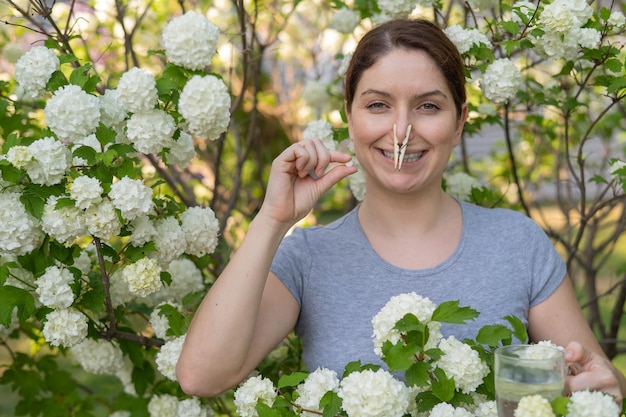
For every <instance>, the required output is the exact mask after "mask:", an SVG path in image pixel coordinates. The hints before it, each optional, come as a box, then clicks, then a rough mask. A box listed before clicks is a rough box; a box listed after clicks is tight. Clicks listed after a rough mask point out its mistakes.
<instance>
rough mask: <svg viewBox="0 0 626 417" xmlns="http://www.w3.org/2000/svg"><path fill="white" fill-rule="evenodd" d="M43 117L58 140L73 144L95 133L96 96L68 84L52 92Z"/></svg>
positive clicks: (97, 103)
mask: <svg viewBox="0 0 626 417" xmlns="http://www.w3.org/2000/svg"><path fill="white" fill-rule="evenodd" d="M44 115H45V117H46V124H47V125H48V127H49V128H50V130H52V131H53V132H54V133H55V134H56V135H57V137H58V138H59V139H61V140H68V141H70V142H74V141H75V140H78V139H80V138H82V137H84V136H87V135H89V134H91V133H93V132H95V131H96V128H97V127H98V124H99V123H100V103H99V101H98V98H97V97H96V96H93V95H91V94H88V93H86V92H85V91H83V90H82V89H81V88H80V87H79V86H77V85H73V84H70V85H66V86H63V87H61V88H59V89H58V90H57V91H55V92H54V94H53V95H52V98H50V100H48V102H47V103H46V107H45V109H44Z"/></svg>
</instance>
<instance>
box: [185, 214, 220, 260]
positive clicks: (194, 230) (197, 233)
mask: <svg viewBox="0 0 626 417" xmlns="http://www.w3.org/2000/svg"><path fill="white" fill-rule="evenodd" d="M180 220H181V222H182V225H181V228H182V230H183V232H184V233H185V240H186V241H187V247H186V249H185V252H186V253H188V254H189V255H194V256H198V257H201V256H204V255H206V254H209V253H213V251H214V250H215V248H216V247H217V243H218V232H219V221H218V220H217V218H216V217H215V212H214V211H213V210H212V209H211V208H210V207H189V208H188V209H187V210H185V211H184V212H183V213H182V214H181V215H180Z"/></svg>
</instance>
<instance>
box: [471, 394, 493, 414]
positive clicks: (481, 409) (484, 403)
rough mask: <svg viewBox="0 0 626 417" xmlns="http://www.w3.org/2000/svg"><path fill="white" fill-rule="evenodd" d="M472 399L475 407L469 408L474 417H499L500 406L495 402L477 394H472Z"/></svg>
mask: <svg viewBox="0 0 626 417" xmlns="http://www.w3.org/2000/svg"><path fill="white" fill-rule="evenodd" d="M472 398H473V399H474V405H472V406H469V407H468V410H469V411H471V412H472V413H474V417H498V405H497V403H496V402H495V401H493V400H488V399H487V397H486V396H484V395H482V394H476V393H472Z"/></svg>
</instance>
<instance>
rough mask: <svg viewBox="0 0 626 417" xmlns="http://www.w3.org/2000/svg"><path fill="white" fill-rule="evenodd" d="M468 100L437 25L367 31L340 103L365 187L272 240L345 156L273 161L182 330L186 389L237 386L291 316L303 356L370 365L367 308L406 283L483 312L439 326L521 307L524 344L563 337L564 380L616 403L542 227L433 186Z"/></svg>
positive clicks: (616, 391)
mask: <svg viewBox="0 0 626 417" xmlns="http://www.w3.org/2000/svg"><path fill="white" fill-rule="evenodd" d="M465 99H466V97H465V76H464V72H463V65H462V60H461V58H460V56H459V53H458V51H457V50H456V48H455V46H454V45H453V44H452V42H451V41H450V40H449V39H448V38H447V37H446V35H445V34H444V33H443V32H442V31H441V30H440V29H439V28H437V27H436V26H435V25H433V24H431V23H429V22H427V21H424V20H393V21H390V22H387V23H385V24H382V25H380V26H378V27H377V28H375V29H373V30H372V31H370V32H369V33H368V34H366V35H365V36H364V37H363V39H362V40H361V42H360V43H359V45H358V47H357V48H356V50H355V52H354V54H353V57H352V60H351V64H350V66H349V68H348V71H347V74H346V94H345V108H346V114H347V116H348V124H349V131H350V137H351V138H352V141H353V144H354V150H355V154H356V156H357V158H358V160H359V162H360V165H361V166H362V169H363V170H364V173H365V178H366V186H367V188H366V189H367V193H366V196H365V199H364V200H363V202H362V203H361V204H360V205H359V206H358V207H357V208H356V209H355V210H353V211H352V212H351V213H349V214H347V215H346V216H344V217H342V218H341V219H339V220H337V221H335V222H334V223H332V224H330V225H328V226H325V227H314V228H308V229H296V230H295V231H294V233H293V234H291V235H290V236H289V237H287V238H285V239H283V238H284V236H285V235H286V233H287V232H288V230H289V229H290V228H291V227H292V226H293V225H294V224H295V223H296V222H297V221H298V220H300V219H302V218H303V217H304V216H305V215H306V214H307V213H308V212H309V211H310V210H311V208H312V207H313V205H314V204H315V202H316V201H317V200H318V199H319V198H320V197H321V196H322V194H324V193H325V192H326V191H328V190H329V189H330V188H331V187H332V186H333V185H334V184H336V183H337V182H338V181H339V180H341V179H342V178H345V177H346V176H348V175H350V174H353V173H354V172H356V168H355V167H354V166H351V164H348V162H349V161H350V157H349V156H347V155H345V154H343V153H340V152H336V151H329V150H328V149H326V148H325V147H324V146H323V145H322V143H321V142H320V141H317V140H307V141H303V142H300V143H297V144H294V145H292V146H290V147H289V148H287V149H286V150H285V151H284V152H282V153H281V154H280V155H279V156H278V157H277V158H276V159H275V161H274V162H273V164H272V169H271V174H270V181H269V184H268V189H267V195H266V198H265V201H264V203H263V206H262V207H261V210H260V211H259V213H258V215H257V216H256V218H255V219H254V221H253V222H252V223H251V225H250V229H249V231H248V234H247V236H246V238H245V240H244V241H243V243H242V245H241V247H240V248H239V249H238V250H237V252H236V253H235V255H234V256H233V258H232V260H231V262H230V263H229V264H228V266H227V267H226V269H225V270H224V272H223V273H222V275H221V276H220V277H219V279H218V280H217V281H216V282H215V284H214V285H213V287H212V288H211V290H210V291H209V292H208V294H207V295H206V297H205V299H204V300H203V302H202V304H201V305H200V307H199V309H198V311H197V313H196V315H195V317H194V319H193V321H192V323H191V326H190V328H189V332H188V334H187V338H186V341H185V345H184V348H183V352H182V355H181V358H180V360H179V362H178V368H177V370H178V379H179V382H180V384H181V386H182V388H183V390H184V391H185V392H187V393H188V394H192V395H196V396H214V395H217V394H220V393H221V392H223V391H225V390H227V389H229V388H231V387H233V386H235V385H236V384H238V383H239V382H240V381H242V380H243V379H244V378H245V377H247V376H248V375H249V373H250V372H251V371H253V370H254V368H255V367H256V366H257V365H258V364H259V362H260V361H261V360H262V359H263V358H264V357H265V356H266V355H267V354H268V353H269V352H270V350H271V349H272V348H274V347H275V346H276V345H277V344H279V343H280V342H281V341H282V340H283V339H284V338H285V336H287V334H288V333H289V332H290V331H291V330H292V329H293V328H294V327H295V328H296V331H297V333H298V334H299V335H300V336H301V337H302V339H303V343H304V360H305V363H306V364H307V365H308V367H309V369H312V370H313V369H316V368H317V367H318V366H322V367H326V368H330V369H335V370H336V371H337V372H338V373H339V374H341V373H342V371H343V367H344V366H345V365H346V364H347V363H348V362H350V361H354V360H357V359H360V360H361V361H362V362H363V363H372V362H374V363H376V362H380V360H379V359H378V357H376V356H375V354H374V352H373V346H372V341H371V332H372V329H371V319H372V317H373V316H374V315H375V314H376V313H377V312H378V311H379V310H380V308H381V307H382V306H383V305H384V304H385V303H386V302H387V301H388V300H389V298H391V296H393V295H397V294H400V293H405V292H416V293H418V294H420V295H422V296H424V297H428V298H430V299H431V300H432V301H434V302H435V303H441V302H443V301H448V300H459V301H460V304H461V305H466V306H470V307H472V308H474V309H476V310H478V311H479V312H480V313H481V314H480V316H479V318H478V319H477V320H475V321H474V322H471V324H470V325H468V326H456V327H452V326H448V327H445V328H442V333H444V336H447V335H449V334H453V335H455V336H456V337H457V338H458V339H462V338H464V337H471V338H475V336H476V332H477V330H478V329H479V328H480V327H482V326H483V325H485V324H493V323H495V322H498V321H499V320H501V319H502V317H504V316H506V315H510V314H514V315H516V316H518V317H520V318H521V319H522V320H524V322H525V323H526V324H527V326H528V332H529V336H530V338H531V340H532V341H540V340H551V341H552V342H554V343H556V344H559V345H562V346H567V348H566V359H567V361H568V362H570V363H574V364H577V366H576V367H575V368H576V369H577V375H574V376H570V377H568V381H567V384H568V388H569V389H570V390H572V391H573V390H579V389H586V388H590V389H598V390H603V391H606V392H608V393H610V394H613V395H614V396H615V397H616V399H617V400H619V401H621V398H622V395H623V393H624V391H625V390H624V387H625V386H626V383H624V378H623V376H622V375H621V374H620V373H619V372H618V371H617V370H616V369H615V368H614V367H613V366H612V365H611V363H610V361H609V360H608V359H607V358H606V357H605V356H604V354H603V352H602V350H601V349H600V346H599V345H598V343H597V341H596V340H595V338H594V335H593V334H592V332H591V331H590V329H589V327H588V325H587V323H586V321H585V319H584V317H583V315H582V313H581V310H580V307H579V305H578V303H577V300H576V298H575V296H574V292H573V290H572V287H571V284H570V280H569V279H567V277H566V271H565V267H564V265H563V262H562V260H561V259H560V258H559V256H558V254H557V253H556V251H555V250H554V248H553V247H552V245H551V243H550V242H549V240H548V239H547V238H546V236H545V234H544V233H543V232H542V231H541V229H540V228H539V227H538V226H537V225H535V224H534V223H533V222H532V221H531V220H529V219H528V218H526V217H525V216H523V215H521V214H520V213H517V212H514V211H510V210H502V209H494V210H490V209H485V208H480V207H477V206H473V205H470V204H467V203H461V202H459V201H457V200H455V199H453V198H451V197H450V196H448V195H447V194H445V192H444V191H443V190H442V188H441V181H442V177H443V173H444V170H445V168H446V165H447V163H448V161H449V158H450V154H451V152H452V149H453V148H454V147H455V146H456V145H457V144H458V143H459V140H460V137H461V133H462V130H463V125H464V123H465V120H466V118H467V106H466V104H465ZM331 163H332V164H333V167H332V168H331V169H328V168H329V165H330V164H331Z"/></svg>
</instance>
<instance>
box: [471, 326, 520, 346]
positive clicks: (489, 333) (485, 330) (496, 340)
mask: <svg viewBox="0 0 626 417" xmlns="http://www.w3.org/2000/svg"><path fill="white" fill-rule="evenodd" d="M511 336H512V332H511V329H509V328H508V327H506V326H504V325H502V324H488V325H486V326H483V327H482V328H481V329H480V330H479V331H478V335H477V336H476V341H477V342H478V343H481V344H483V345H487V346H491V347H495V346H498V345H499V344H500V342H501V341H503V344H510V343H511ZM504 341H505V342H506V343H505V342H504Z"/></svg>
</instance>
